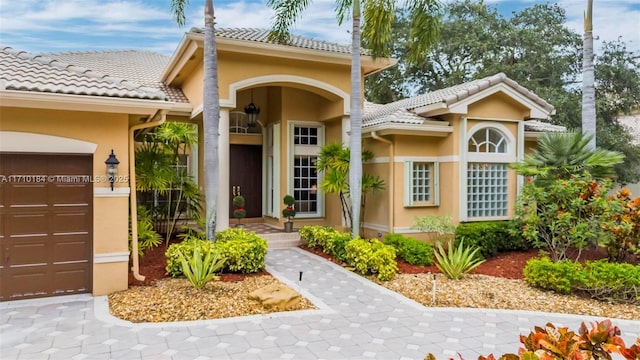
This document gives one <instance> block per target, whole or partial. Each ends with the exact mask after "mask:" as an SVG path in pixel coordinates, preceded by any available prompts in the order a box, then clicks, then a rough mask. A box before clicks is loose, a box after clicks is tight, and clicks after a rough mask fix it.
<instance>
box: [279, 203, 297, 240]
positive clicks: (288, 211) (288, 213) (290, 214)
mask: <svg viewBox="0 0 640 360" xmlns="http://www.w3.org/2000/svg"><path fill="white" fill-rule="evenodd" d="M283 201H284V204H285V205H287V207H285V208H284V210H282V215H283V216H284V217H286V218H287V221H286V222H285V223H284V232H292V231H293V221H292V220H293V218H294V217H295V216H296V209H295V208H294V205H295V202H296V199H294V198H293V196H291V195H285V197H284V199H283Z"/></svg>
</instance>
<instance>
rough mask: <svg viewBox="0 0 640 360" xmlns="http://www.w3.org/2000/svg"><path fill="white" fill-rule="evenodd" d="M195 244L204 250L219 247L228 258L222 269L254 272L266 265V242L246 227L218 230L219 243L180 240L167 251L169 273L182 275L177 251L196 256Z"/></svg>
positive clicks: (209, 250) (190, 239) (194, 239)
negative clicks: (194, 252)
mask: <svg viewBox="0 0 640 360" xmlns="http://www.w3.org/2000/svg"><path fill="white" fill-rule="evenodd" d="M195 244H198V245H200V246H201V250H202V251H203V253H206V252H211V251H214V250H218V251H220V252H221V254H222V256H224V258H225V259H226V261H225V266H224V269H223V271H226V272H241V273H245V274H247V273H254V272H258V271H260V270H262V269H264V267H265V257H266V255H267V241H266V240H265V239H263V238H262V237H260V236H258V235H256V234H254V233H251V232H248V231H246V230H245V229H227V230H224V231H220V232H217V233H216V242H211V241H208V240H201V239H197V238H188V239H186V240H184V241H182V242H181V243H177V244H173V245H171V246H169V248H168V249H167V251H166V252H165V256H166V257H167V267H166V271H167V274H169V275H171V276H173V277H178V276H182V268H181V265H180V260H179V256H178V251H182V253H183V254H184V255H185V256H191V255H193V248H194V246H195Z"/></svg>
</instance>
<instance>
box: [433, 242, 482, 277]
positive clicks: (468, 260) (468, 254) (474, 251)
mask: <svg viewBox="0 0 640 360" xmlns="http://www.w3.org/2000/svg"><path fill="white" fill-rule="evenodd" d="M434 255H435V257H436V266H437V267H438V269H440V271H442V273H443V274H444V275H445V276H446V277H448V278H449V279H452V280H458V279H460V278H461V277H462V276H463V275H465V274H468V273H470V272H471V271H473V269H475V268H477V267H478V266H480V264H482V263H483V262H485V260H484V259H483V258H482V257H481V256H480V249H479V248H477V247H475V248H472V247H465V246H464V239H462V240H460V243H459V244H458V247H455V246H454V245H453V241H452V240H449V242H448V246H447V250H445V249H444V248H443V247H442V244H441V243H439V242H437V243H436V251H435V254H434Z"/></svg>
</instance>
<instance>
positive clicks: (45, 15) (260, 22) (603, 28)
mask: <svg viewBox="0 0 640 360" xmlns="http://www.w3.org/2000/svg"><path fill="white" fill-rule="evenodd" d="M444 1H446V2H449V1H452V0H444ZM485 1H486V2H487V3H492V5H497V6H500V5H501V3H502V4H503V6H507V5H509V6H510V8H524V7H526V6H531V5H532V4H533V3H535V2H538V3H542V2H546V1H542V0H522V1H515V0H485ZM170 2H171V1H170V0H0V9H2V10H1V11H0V30H1V31H0V43H3V44H6V45H10V46H14V47H16V48H20V49H23V50H27V51H32V52H39V51H60V50H67V51H76V50H92V49H109V48H138V49H147V50H154V51H160V52H162V53H165V54H171V53H172V52H173V50H174V49H175V47H176V46H177V44H178V42H179V41H180V39H181V38H182V36H183V34H184V32H185V31H188V30H189V28H191V27H194V26H195V27H202V26H203V25H204V24H203V18H204V16H203V12H204V8H203V6H202V3H203V2H202V1H199V0H192V1H191V6H190V7H189V8H187V9H186V12H187V26H185V27H184V28H179V27H178V26H177V25H176V22H175V20H174V19H173V17H172V14H171V10H170ZM559 4H560V5H561V6H562V7H563V8H564V9H566V11H567V17H568V20H569V21H568V23H567V26H569V27H570V28H571V29H573V30H575V31H576V32H578V33H580V34H581V33H582V13H583V11H584V8H585V6H586V0H559ZM215 6H216V8H215V10H216V26H217V27H219V28H220V27H254V28H256V27H257V28H269V26H270V25H271V21H272V17H273V10H271V9H269V8H268V7H267V6H266V5H265V1H262V0H240V1H233V0H218V1H216V3H215ZM639 22H640V6H638V0H608V1H605V0H598V1H595V2H594V34H595V35H596V36H598V37H599V39H600V41H602V40H607V41H611V40H615V39H617V38H618V36H622V38H623V40H624V41H625V42H627V44H628V45H629V48H630V49H633V50H637V51H640V28H639V25H638V23H639ZM350 30H351V21H350V20H347V21H346V23H345V24H343V25H342V26H340V27H339V26H338V24H337V20H336V15H335V0H313V1H312V2H311V4H310V6H309V8H308V9H307V10H306V11H305V12H304V14H303V16H302V17H301V18H300V19H299V21H298V22H297V23H296V25H295V26H294V28H293V29H292V31H293V32H294V33H296V34H302V35H306V36H312V37H315V38H318V39H323V40H327V41H331V42H337V43H341V44H349V43H350V42H351V35H350ZM597 44H599V42H598V43H597ZM596 46H598V45H596Z"/></svg>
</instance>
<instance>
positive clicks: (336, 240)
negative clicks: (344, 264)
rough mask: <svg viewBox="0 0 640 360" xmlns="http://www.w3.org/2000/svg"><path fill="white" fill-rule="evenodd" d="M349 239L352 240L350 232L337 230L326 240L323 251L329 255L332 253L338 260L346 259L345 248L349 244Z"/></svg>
mask: <svg viewBox="0 0 640 360" xmlns="http://www.w3.org/2000/svg"><path fill="white" fill-rule="evenodd" d="M349 241H351V234H350V233H343V232H339V231H336V232H334V233H333V234H332V235H331V237H330V238H329V239H327V241H326V242H325V247H324V250H323V251H324V252H325V253H327V254H329V255H332V256H333V257H334V258H336V260H338V261H346V260H347V252H346V250H345V246H347V243H348V242H349Z"/></svg>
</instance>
